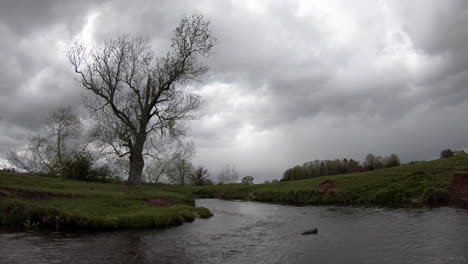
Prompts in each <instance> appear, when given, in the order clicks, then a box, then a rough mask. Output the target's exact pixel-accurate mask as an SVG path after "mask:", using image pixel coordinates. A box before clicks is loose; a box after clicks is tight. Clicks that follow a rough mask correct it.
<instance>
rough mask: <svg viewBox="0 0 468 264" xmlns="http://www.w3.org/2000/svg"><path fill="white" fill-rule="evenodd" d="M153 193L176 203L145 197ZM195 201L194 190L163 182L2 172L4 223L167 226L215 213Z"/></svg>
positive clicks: (0, 213)
mask: <svg viewBox="0 0 468 264" xmlns="http://www.w3.org/2000/svg"><path fill="white" fill-rule="evenodd" d="M24 194H27V195H24ZM31 196H37V197H40V198H41V199H34V197H31ZM44 196H45V197H44ZM151 197H159V198H162V199H165V200H169V201H171V203H172V206H169V207H163V206H157V205H153V204H150V203H147V202H145V201H144V200H143V199H144V198H151ZM193 205H194V200H193V199H192V196H191V195H189V194H186V193H176V192H171V191H165V190H163V189H162V188H161V187H154V186H127V185H123V184H108V183H92V182H81V181H72V180H63V179H57V178H49V177H41V176H36V175H25V174H15V173H6V172H0V225H6V226H22V225H23V224H24V223H25V222H26V221H27V220H29V221H30V222H35V223H39V228H54V229H56V228H58V229H70V228H73V229H94V230H110V229H120V228H149V227H166V226H171V225H177V224H181V223H183V222H185V221H193V219H194V218H195V217H204V218H206V217H209V216H211V213H210V212H209V210H208V209H206V208H198V207H194V206H193Z"/></svg>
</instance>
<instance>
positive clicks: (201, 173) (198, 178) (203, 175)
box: [190, 166, 210, 186]
mask: <svg viewBox="0 0 468 264" xmlns="http://www.w3.org/2000/svg"><path fill="white" fill-rule="evenodd" d="M209 177H210V174H209V173H208V169H207V168H204V167H203V166H198V168H196V169H194V170H193V171H192V172H191V173H190V181H191V182H192V184H193V185H198V186H201V185H204V184H206V183H207V182H208V181H209Z"/></svg>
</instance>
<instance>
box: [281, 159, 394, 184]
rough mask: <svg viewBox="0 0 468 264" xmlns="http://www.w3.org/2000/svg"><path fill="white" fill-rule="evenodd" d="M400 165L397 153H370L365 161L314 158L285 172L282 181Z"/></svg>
mask: <svg viewBox="0 0 468 264" xmlns="http://www.w3.org/2000/svg"><path fill="white" fill-rule="evenodd" d="M395 166H400V159H399V158H398V156H397V155H396V154H392V155H390V156H388V157H385V158H382V157H381V156H375V155H374V154H368V155H367V156H366V159H365V160H364V162H362V163H361V162H359V161H356V160H353V159H346V158H345V159H335V160H314V161H309V162H306V163H304V164H302V165H296V166H294V167H292V168H289V169H287V170H286V171H285V172H284V173H283V178H282V179H281V181H292V180H301V179H307V178H314V177H320V176H326V175H336V174H345V173H352V172H360V171H369V170H375V169H381V168H389V167H395Z"/></svg>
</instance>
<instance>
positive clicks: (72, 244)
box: [0, 199, 468, 263]
mask: <svg viewBox="0 0 468 264" xmlns="http://www.w3.org/2000/svg"><path fill="white" fill-rule="evenodd" d="M197 205H198V206H204V207H207V208H209V209H210V210H211V211H212V212H213V213H214V217H212V218H210V219H197V220H195V221H194V222H193V223H186V224H184V225H182V226H178V227H173V228H169V229H164V230H138V231H121V232H109V233H84V234H83V233H82V234H55V233H46V232H26V233H14V232H8V231H5V230H4V231H0V263H468V211H467V210H464V209H456V208H450V207H441V208H435V209H378V208H350V207H330V206H307V207H294V206H284V205H274V204H264V203H256V202H236V201H223V200H214V199H201V200H197ZM311 228H318V234H317V235H301V233H302V232H303V231H305V230H307V229H311Z"/></svg>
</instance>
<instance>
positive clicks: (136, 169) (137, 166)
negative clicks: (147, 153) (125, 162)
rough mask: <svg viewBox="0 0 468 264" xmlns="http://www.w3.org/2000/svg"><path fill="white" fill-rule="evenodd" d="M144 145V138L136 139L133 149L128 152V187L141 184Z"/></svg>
mask: <svg viewBox="0 0 468 264" xmlns="http://www.w3.org/2000/svg"><path fill="white" fill-rule="evenodd" d="M144 144H145V138H144V137H143V138H138V139H137V140H136V144H135V145H134V147H133V149H132V150H131V151H130V156H129V159H130V171H129V174H128V180H127V183H128V184H130V185H139V184H141V182H142V173H143V167H144V166H145V160H144V158H143V146H144Z"/></svg>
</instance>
